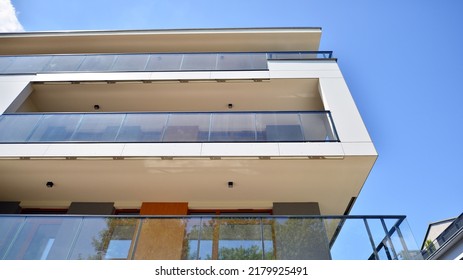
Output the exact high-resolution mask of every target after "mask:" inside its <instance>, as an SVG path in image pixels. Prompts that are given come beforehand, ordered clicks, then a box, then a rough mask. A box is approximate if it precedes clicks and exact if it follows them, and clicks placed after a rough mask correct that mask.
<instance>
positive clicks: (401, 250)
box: [391, 220, 423, 260]
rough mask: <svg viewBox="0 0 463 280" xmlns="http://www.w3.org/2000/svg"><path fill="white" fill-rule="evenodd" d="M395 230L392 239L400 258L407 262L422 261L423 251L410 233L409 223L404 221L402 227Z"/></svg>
mask: <svg viewBox="0 0 463 280" xmlns="http://www.w3.org/2000/svg"><path fill="white" fill-rule="evenodd" d="M395 229H396V230H395V232H394V233H393V234H392V237H391V239H392V243H393V244H394V248H395V249H396V251H397V255H398V258H399V259H405V260H420V259H422V258H423V257H422V255H421V251H420V249H419V247H418V246H417V244H416V242H415V238H414V237H413V234H412V232H411V231H410V227H409V225H408V223H407V221H406V220H404V221H402V223H401V224H400V226H399V227H396V228H395Z"/></svg>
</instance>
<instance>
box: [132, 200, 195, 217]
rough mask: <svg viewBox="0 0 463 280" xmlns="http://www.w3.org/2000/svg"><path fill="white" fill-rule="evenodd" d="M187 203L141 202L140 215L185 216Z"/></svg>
mask: <svg viewBox="0 0 463 280" xmlns="http://www.w3.org/2000/svg"><path fill="white" fill-rule="evenodd" d="M187 214H188V202H143V203H142V205H141V208H140V215H187Z"/></svg>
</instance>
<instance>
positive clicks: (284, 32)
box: [0, 27, 321, 55]
mask: <svg viewBox="0 0 463 280" xmlns="http://www.w3.org/2000/svg"><path fill="white" fill-rule="evenodd" d="M320 37H321V28H305V27H304V28H302V27H301V28H227V29H170V30H169V29H165V30H127V31H56V32H25V33H4V34H0V55H22V54H72V53H149V52H152V53H157V52H161V53H162V52H270V51H316V50H318V47H319V44H320Z"/></svg>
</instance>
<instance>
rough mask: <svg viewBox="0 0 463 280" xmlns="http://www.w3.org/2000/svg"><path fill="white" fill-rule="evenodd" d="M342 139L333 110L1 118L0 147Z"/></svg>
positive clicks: (333, 140) (22, 115)
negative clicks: (24, 144)
mask: <svg viewBox="0 0 463 280" xmlns="http://www.w3.org/2000/svg"><path fill="white" fill-rule="evenodd" d="M337 141H338V137H337V135H336V131H335V128H334V125H333V122H332V120H331V115H330V113H329V112H327V111H322V112H318V111H317V112H314V111H308V112H231V113H228V112H227V113H225V112H216V113H56V114H5V115H1V116H0V143H47V142H50V143H55V142H58V143H61V142H66V143H68V142H98V143H101V142H108V143H113V142H115V143H121V142H123V143H127V142H129V143H130V142H135V143H137V142H150V143H169V142H173V143H175V142H337Z"/></svg>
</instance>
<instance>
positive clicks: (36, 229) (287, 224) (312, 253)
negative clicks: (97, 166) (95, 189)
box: [0, 215, 421, 260]
mask: <svg viewBox="0 0 463 280" xmlns="http://www.w3.org/2000/svg"><path fill="white" fill-rule="evenodd" d="M420 257H421V255H420V254H419V251H418V250H416V244H415V242H414V240H413V238H412V236H411V234H410V231H409V228H408V225H407V223H406V221H405V217H404V216H298V217H296V216H246V217H244V216H138V217H134V216H106V217H102V216H37V215H35V216H32V215H31V216H25V215H3V216H0V259H6V260H18V259H19V260H22V259H43V260H45V259H48V260H81V259H83V260H89V259H90V260H108V259H123V260H126V259H135V260H141V259H185V260H191V259H193V260H197V259H199V260H208V259H276V260H285V259H341V260H344V259H356V260H359V259H369V260H376V259H384V260H398V259H399V260H400V259H420Z"/></svg>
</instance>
